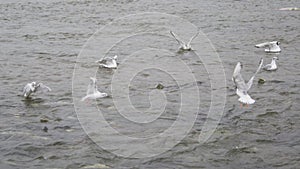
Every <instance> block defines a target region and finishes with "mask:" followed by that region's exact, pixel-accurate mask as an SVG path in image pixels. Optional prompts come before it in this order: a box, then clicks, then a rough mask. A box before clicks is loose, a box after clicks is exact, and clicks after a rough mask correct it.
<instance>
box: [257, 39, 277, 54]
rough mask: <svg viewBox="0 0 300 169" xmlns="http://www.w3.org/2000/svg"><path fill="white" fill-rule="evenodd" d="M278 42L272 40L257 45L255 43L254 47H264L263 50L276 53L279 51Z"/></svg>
mask: <svg viewBox="0 0 300 169" xmlns="http://www.w3.org/2000/svg"><path fill="white" fill-rule="evenodd" d="M279 44H280V42H278V41H272V42H264V43H260V44H257V45H255V47H257V48H262V47H265V52H268V53H278V52H281V49H280V47H279Z"/></svg>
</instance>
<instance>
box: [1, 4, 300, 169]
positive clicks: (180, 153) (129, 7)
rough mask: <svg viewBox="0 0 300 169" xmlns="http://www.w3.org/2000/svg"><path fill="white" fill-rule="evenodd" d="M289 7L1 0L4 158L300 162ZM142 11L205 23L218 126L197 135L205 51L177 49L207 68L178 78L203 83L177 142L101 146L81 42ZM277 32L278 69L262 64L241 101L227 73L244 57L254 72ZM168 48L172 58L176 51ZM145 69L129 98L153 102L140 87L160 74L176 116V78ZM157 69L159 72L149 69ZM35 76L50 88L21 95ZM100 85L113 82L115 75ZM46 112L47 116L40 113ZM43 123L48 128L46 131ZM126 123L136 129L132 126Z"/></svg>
mask: <svg viewBox="0 0 300 169" xmlns="http://www.w3.org/2000/svg"><path fill="white" fill-rule="evenodd" d="M283 7H300V2H299V1H296V0H292V1H273V0H264V1H259V0H256V1H234V0H225V1H198V0H195V1H192V0H191V1H188V2H184V1H179V0H178V1H158V0H155V1H143V0H128V1H121V2H120V1H86V0H84V1H48V2H34V1H32V2H25V1H24V2H14V1H11V2H6V1H1V3H0V11H1V15H0V21H1V24H0V27H1V29H0V30H1V31H0V45H1V46H0V47H1V50H0V51H1V53H0V63H1V64H0V66H1V67H0V69H1V74H0V79H1V81H0V88H1V95H0V97H1V99H0V102H1V104H0V106H1V109H0V110H1V112H0V136H1V137H0V140H1V142H0V157H1V160H0V168H84V167H86V168H93V167H94V168H96V167H98V168H101V167H102V168H103V167H109V168H251V169H252V168H299V166H300V147H299V145H300V132H299V131H300V130H299V129H300V125H299V120H300V118H299V117H300V116H299V108H300V107H299V104H298V103H299V102H298V101H299V91H300V90H299V88H300V87H299V78H298V77H299V66H300V61H299V59H298V57H299V47H300V33H299V27H300V24H299V17H300V12H299V11H279V10H278V9H280V8H283ZM140 12H162V13H168V14H172V15H176V16H179V17H181V18H184V19H186V20H188V21H189V22H191V23H193V24H194V25H196V26H197V27H199V28H200V29H201V31H203V33H205V34H206V35H207V37H208V38H209V39H210V41H211V43H212V44H213V45H214V46H215V48H216V51H217V52H218V54H219V56H220V58H221V60H222V62H223V66H224V69H225V73H226V79H227V81H226V83H227V88H226V90H227V98H226V106H225V109H224V114H223V117H222V119H221V121H220V123H219V125H218V127H217V130H216V131H215V132H214V134H213V135H212V137H211V138H210V139H209V140H208V141H207V142H206V143H204V144H199V142H198V136H199V133H200V131H201V127H202V125H203V121H204V119H205V117H206V111H207V110H208V108H209V105H210V98H209V96H210V92H208V91H207V90H206V89H207V88H209V86H210V84H209V81H208V76H207V73H205V68H204V66H203V65H201V63H200V61H199V63H198V62H195V61H194V60H193V59H191V58H194V55H193V52H190V53H183V54H180V53H178V54H176V56H177V57H179V58H181V59H182V60H184V61H185V62H186V63H189V64H191V67H192V68H193V70H195V71H198V72H203V73H200V75H199V77H198V80H199V82H198V83H196V84H194V83H191V84H186V85H183V86H181V87H183V88H189V87H191V86H193V85H197V86H198V87H199V92H201V93H202V96H203V99H202V100H201V101H202V102H201V109H200V111H199V112H198V117H197V119H196V122H195V124H194V125H193V128H192V129H191V131H190V132H189V133H188V134H187V136H186V137H185V138H184V139H183V140H182V141H181V142H180V143H179V144H177V145H176V146H175V147H174V148H172V149H171V150H169V151H167V152H165V153H163V154H160V155H158V156H154V157H149V158H143V159H133V158H123V157H119V156H116V155H115V154H112V153H110V152H108V151H106V150H103V149H101V148H100V147H99V146H97V145H96V144H95V143H94V142H93V141H92V140H91V139H90V138H89V137H88V136H87V134H86V133H85V132H84V130H83V129H82V127H81V125H80V123H79V120H78V119H77V115H76V112H75V109H74V105H73V98H72V76H73V70H74V66H75V62H76V59H77V56H78V54H79V53H80V50H81V48H82V47H83V46H84V44H85V43H86V42H87V40H88V39H89V37H90V36H92V35H93V33H94V32H95V31H97V30H98V29H99V28H101V27H102V26H104V25H106V24H108V23H110V22H111V21H113V20H114V19H116V18H119V17H122V16H125V15H128V14H135V13H140ZM147 22H148V21H147V20H145V23H147ZM137 26H140V25H137ZM120 29H121V28H120ZM125 33H126V32H125ZM271 40H278V41H280V42H281V47H282V52H281V53H280V54H279V55H276V54H275V55H276V56H278V57H279V61H278V66H279V69H278V70H277V71H275V72H264V71H262V72H260V73H259V74H258V76H257V78H256V79H255V83H254V86H253V87H252V89H251V91H250V95H251V96H252V97H253V98H254V99H255V100H256V103H255V104H254V105H250V106H249V107H242V108H241V107H240V104H239V103H238V101H237V99H238V98H237V96H236V95H235V92H234V87H233V83H232V82H231V75H232V71H233V69H234V66H235V64H236V62H237V61H242V62H243V63H244V70H243V73H244V78H245V79H248V78H249V77H250V76H251V75H252V73H253V72H254V71H255V69H256V67H257V65H258V61H259V59H260V58H261V57H262V58H264V60H265V62H270V60H271V58H272V57H273V56H274V54H266V53H264V52H263V49H261V50H260V49H256V48H254V45H255V44H256V43H260V42H264V41H271ZM124 45H126V44H124ZM176 45H177V44H176V42H175V41H174V42H172V43H170V44H168V46H167V48H172V47H173V48H174V46H175V48H174V49H176V47H177V46H176ZM116 50H117V49H116ZM127 53H129V51H126V50H124V51H122V53H121V55H122V54H123V55H125V54H127ZM100 57H101V56H99V59H100ZM166 57H167V58H170V59H169V61H170V65H172V58H171V57H172V56H166ZM120 58H121V60H122V57H121V56H120ZM194 62H195V63H194ZM112 73H113V72H111V71H108V70H102V71H98V72H97V78H100V79H101V78H102V79H103V82H101V84H102V83H103V84H108V80H109V77H110V75H111V74H112ZM143 73H144V74H141V75H138V76H136V78H135V79H133V82H132V84H131V85H132V86H131V87H132V88H133V89H132V90H131V96H132V97H133V105H134V106H135V107H137V108H145V107H147V106H149V103H148V100H147V99H145V97H146V96H145V97H143V96H144V95H143V94H144V93H145V92H149V91H148V89H147V90H146V89H145V90H142V89H143V87H145V86H149V85H150V86H151V85H152V86H153V85H154V84H155V83H152V82H153V81H154V80H158V81H160V82H161V83H163V84H165V85H166V88H165V89H164V90H165V91H167V92H170V95H169V97H171V98H173V100H171V101H172V102H173V103H174V105H173V106H172V107H170V111H171V112H174V114H172V113H169V114H168V113H166V114H163V116H164V118H166V119H171V120H174V118H176V111H177V110H178V109H177V107H176V106H178V102H180V99H178V95H177V93H176V92H178V90H179V87H178V86H176V85H174V84H175V82H173V80H172V78H170V77H169V76H167V75H166V74H161V73H160V72H151V71H148V72H147V71H145V72H143ZM151 74H153V76H149V75H151ZM148 77H149V78H148ZM258 78H263V79H265V80H266V83H264V84H262V85H259V84H257V81H258ZM31 81H41V82H44V83H45V84H47V85H48V86H50V87H51V88H52V92H50V93H48V94H36V95H34V96H33V97H32V99H31V100H26V99H24V98H23V97H22V96H21V94H22V92H21V91H22V88H23V87H24V85H25V84H26V83H28V82H31ZM99 86H100V89H101V90H104V91H107V92H109V85H107V86H103V85H99ZM167 86H169V87H167ZM172 91H175V92H173V93H172ZM99 102H101V103H99V104H100V106H101V105H102V106H103V107H104V108H105V110H104V113H107V114H108V116H107V117H106V118H107V119H108V120H111V119H113V120H112V121H114V122H115V123H114V124H116V126H118V125H127V123H126V121H122V120H120V119H119V116H117V115H116V116H115V115H114V114H109V113H110V107H109V106H110V105H111V104H112V102H111V98H108V99H104V100H103V101H99ZM139 106H140V107H139ZM41 119H48V122H45V123H42V122H41V121H40V120H41ZM165 125H166V123H163V122H162V123H159V121H158V122H156V123H155V124H154V125H150V126H148V127H149V128H146V129H152V130H145V131H143V129H144V128H142V129H141V131H140V132H147V133H146V134H148V135H155V134H157V133H156V132H158V131H160V130H161V129H164V127H165ZM167 125H170V124H167ZM44 127H47V128H48V132H45V131H43V128H44ZM126 127H129V128H130V127H131V128H135V127H136V126H134V125H133V126H126ZM120 128H122V127H120ZM121 132H124V133H127V134H128V135H138V133H135V132H130V131H126V130H124V131H121ZM151 132H152V133H151ZM129 144H130V143H129ZM95 164H99V165H98V166H97V165H95ZM100 164H101V165H100Z"/></svg>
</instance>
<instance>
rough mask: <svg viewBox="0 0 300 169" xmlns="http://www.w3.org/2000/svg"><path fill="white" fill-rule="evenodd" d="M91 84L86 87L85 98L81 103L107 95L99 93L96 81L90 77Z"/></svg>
mask: <svg viewBox="0 0 300 169" xmlns="http://www.w3.org/2000/svg"><path fill="white" fill-rule="evenodd" d="M90 80H91V83H90V84H89V85H88V88H87V92H86V96H84V97H83V98H82V99H81V101H85V100H87V99H97V98H103V97H107V96H108V94H107V93H101V92H99V91H98V89H97V84H96V83H97V79H96V78H94V77H90Z"/></svg>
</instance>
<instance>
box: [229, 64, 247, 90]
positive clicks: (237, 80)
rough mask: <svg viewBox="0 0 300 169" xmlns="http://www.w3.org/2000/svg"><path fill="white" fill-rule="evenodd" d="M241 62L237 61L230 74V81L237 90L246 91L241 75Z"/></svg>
mask: <svg viewBox="0 0 300 169" xmlns="http://www.w3.org/2000/svg"><path fill="white" fill-rule="evenodd" d="M241 69H242V64H241V63H240V62H238V63H237V64H236V66H235V69H234V71H233V75H232V81H233V82H234V84H235V85H236V87H237V88H238V89H239V90H242V91H246V83H245V80H244V79H243V77H242V75H241Z"/></svg>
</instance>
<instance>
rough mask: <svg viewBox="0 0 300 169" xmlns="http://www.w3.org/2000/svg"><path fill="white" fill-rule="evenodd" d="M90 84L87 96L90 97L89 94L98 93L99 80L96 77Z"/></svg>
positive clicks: (92, 78)
mask: <svg viewBox="0 0 300 169" xmlns="http://www.w3.org/2000/svg"><path fill="white" fill-rule="evenodd" d="M90 80H91V82H90V84H89V85H88V88H87V92H86V94H87V95H89V94H94V93H95V92H96V91H97V85H96V83H97V79H96V78H94V77H90Z"/></svg>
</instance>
